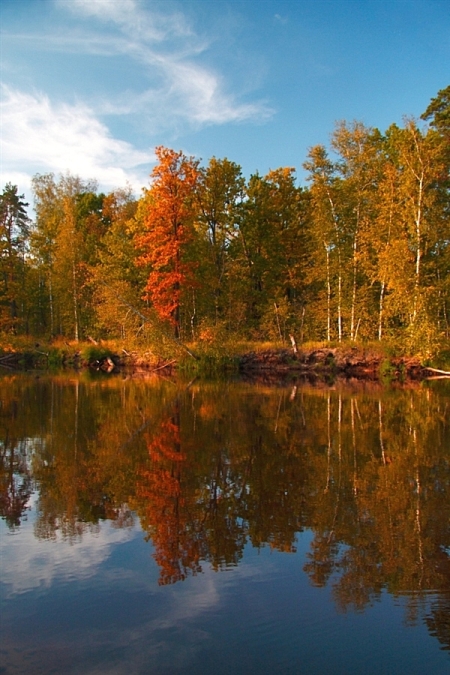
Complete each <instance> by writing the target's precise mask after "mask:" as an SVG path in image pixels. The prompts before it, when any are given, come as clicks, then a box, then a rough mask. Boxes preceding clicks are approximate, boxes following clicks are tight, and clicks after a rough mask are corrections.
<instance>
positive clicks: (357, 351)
mask: <svg viewBox="0 0 450 675" xmlns="http://www.w3.org/2000/svg"><path fill="white" fill-rule="evenodd" d="M240 370H241V372H244V373H252V372H253V373H254V372H256V371H258V372H266V373H268V372H273V373H288V372H293V373H298V374H305V375H310V374H314V375H321V376H327V375H329V376H339V375H340V376H345V377H356V378H364V379H373V380H378V379H379V378H380V377H382V376H383V375H386V376H388V377H389V378H391V379H398V380H400V379H405V378H408V379H420V378H422V377H425V376H426V374H427V371H426V369H425V368H423V366H422V365H421V364H420V361H419V360H418V359H417V358H412V357H401V358H390V359H387V358H386V356H385V355H383V354H380V353H379V352H376V351H374V350H370V349H368V350H364V349H361V348H358V347H353V348H349V349H343V348H328V347H323V348H320V349H309V350H301V349H299V351H298V353H297V354H294V353H293V351H292V350H290V349H285V350H277V351H274V350H267V351H263V352H250V353H248V354H245V355H244V356H242V357H241V359H240Z"/></svg>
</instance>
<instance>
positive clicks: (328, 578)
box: [2, 380, 450, 648]
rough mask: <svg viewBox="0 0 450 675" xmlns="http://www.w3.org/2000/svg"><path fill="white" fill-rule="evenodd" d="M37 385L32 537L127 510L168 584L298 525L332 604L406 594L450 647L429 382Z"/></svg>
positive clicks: (440, 448)
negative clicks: (391, 387)
mask: <svg viewBox="0 0 450 675" xmlns="http://www.w3.org/2000/svg"><path fill="white" fill-rule="evenodd" d="M39 387H40V392H39V396H34V397H31V396H29V397H28V398H29V400H30V401H31V400H34V401H35V407H33V405H30V406H29V407H28V412H27V419H26V424H25V426H26V428H27V429H28V431H27V434H28V435H29V436H31V435H34V436H41V437H42V438H43V439H44V440H45V442H44V441H43V442H42V445H41V447H40V449H39V451H37V452H35V455H34V456H33V461H32V463H31V476H32V478H33V480H34V481H37V482H38V484H39V503H38V512H39V514H38V522H37V525H36V533H37V535H38V536H40V537H51V536H54V535H55V532H56V531H58V530H60V531H62V533H63V534H64V535H65V536H67V537H77V536H80V535H81V534H82V532H83V531H84V530H85V529H86V528H89V529H91V528H93V527H94V528H96V527H98V523H99V521H101V520H103V519H105V518H108V519H110V520H112V521H113V522H114V523H115V525H116V526H118V527H121V526H128V525H130V524H131V523H132V522H133V517H132V514H131V511H134V512H136V513H137V514H138V515H139V518H140V520H141V525H142V527H143V529H144V530H145V532H146V533H147V537H148V538H149V539H150V540H151V541H152V542H153V545H154V547H155V553H154V557H155V559H156V561H157V563H158V565H159V567H160V573H161V576H160V582H161V583H174V582H176V581H178V580H182V579H184V578H185V577H186V576H187V575H188V574H196V573H198V572H199V571H200V570H201V565H202V564H204V563H205V562H206V563H208V564H210V565H211V566H212V567H213V569H215V570H218V569H221V568H223V567H226V566H228V565H236V564H238V562H239V560H240V559H241V558H242V555H243V550H244V547H245V545H246V544H247V543H251V544H252V545H253V546H256V547H261V546H266V545H268V546H271V547H273V548H274V549H277V550H280V551H295V547H296V536H297V533H298V532H299V531H301V530H302V529H304V528H310V529H311V530H312V531H313V533H314V539H313V541H312V544H311V549H310V552H309V554H308V558H307V561H306V564H305V567H304V569H305V572H306V573H307V574H308V575H309V577H310V579H311V582H312V583H313V584H315V585H318V586H324V585H326V584H332V587H333V594H334V598H335V601H336V603H337V606H338V607H340V608H341V610H342V611H346V610H347V609H349V608H352V609H356V610H362V609H364V607H365V606H366V605H368V604H370V603H373V602H374V601H376V600H377V599H378V598H380V596H381V593H382V592H383V591H385V590H387V591H388V592H390V593H392V594H394V595H398V596H400V595H402V596H406V597H410V598H411V600H410V601H409V611H410V615H411V620H412V619H413V617H414V613H416V614H417V615H418V616H422V617H424V619H425V621H426V623H427V625H428V627H429V630H430V632H432V633H433V634H434V635H436V637H437V638H438V639H439V640H440V641H441V642H442V644H443V645H447V647H446V648H448V646H449V639H448V634H449V593H450V571H449V567H450V559H449V554H448V551H449V546H450V529H449V522H450V499H449V497H450V494H449V493H450V465H449V462H448V450H447V448H448V447H449V446H450V442H449V441H450V429H449V422H448V410H447V408H448V404H447V403H446V401H447V399H446V398H445V397H441V396H439V395H438V394H437V392H435V390H434V389H433V390H431V389H427V388H417V389H411V390H408V389H404V390H399V391H388V390H383V389H379V390H377V391H376V392H370V391H369V392H366V393H365V392H364V391H363V392H357V391H356V392H351V391H349V390H346V389H341V390H340V389H337V390H336V391H331V390H326V389H324V390H323V391H319V390H314V389H309V390H306V389H303V388H301V387H297V388H295V389H294V390H292V391H290V390H287V389H281V390H274V389H264V388H261V387H259V388H258V389H256V388H255V387H251V386H248V385H241V386H232V385H213V384H208V385H203V386H200V385H196V384H195V383H194V384H192V385H191V386H190V387H189V388H183V386H181V385H176V384H174V383H172V382H167V383H164V384H161V383H159V382H156V381H151V382H131V383H130V382H123V381H122V380H108V381H106V380H100V381H98V382H94V383H75V382H72V383H69V384H68V383H67V382H55V381H53V382H51V383H50V382H42V383H40V384H39ZM37 402H39V403H37ZM446 406H447V407H446ZM19 417H20V414H19ZM19 421H20V420H19ZM22 422H23V423H25V422H24V420H22ZM18 428H19V427H18ZM4 447H5V446H3V449H4ZM6 456H7V455H6V454H5V451H4V452H3V455H2V458H3V459H4V458H5V457H6ZM8 458H10V456H9V455H8ZM3 459H2V461H3ZM3 465H4V466H6V464H5V462H3ZM3 465H2V466H3ZM19 473H20V472H19ZM3 475H5V476H6V475H7V473H4V474H2V476H3ZM23 475H24V476H25V475H27V474H26V472H24V473H23ZM30 481H31V478H30ZM2 485H3V483H2ZM24 485H25V483H24ZM27 489H28V488H27ZM27 499H28V497H27ZM130 509H131V511H130ZM19 511H20V509H19ZM17 518H20V512H18V515H17V516H16V519H17ZM430 591H432V592H433V593H434V594H435V595H433V596H430V595H428V593H429V592H430ZM411 594H412V595H411ZM431 597H433V599H431ZM420 598H422V599H423V605H421V604H420V602H419V599H420Z"/></svg>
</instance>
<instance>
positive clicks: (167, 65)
mask: <svg viewBox="0 0 450 675" xmlns="http://www.w3.org/2000/svg"><path fill="white" fill-rule="evenodd" d="M0 25H1V71H0V72H1V106H2V112H1V142H2V150H1V159H0V187H1V188H3V186H4V184H5V183H6V182H8V181H11V182H12V183H13V184H17V185H18V187H19V191H20V192H25V194H26V195H27V196H29V195H30V192H29V185H30V178H31V176H33V175H34V174H35V173H47V172H53V173H55V174H59V173H60V172H66V171H70V172H71V173H73V174H76V175H79V176H81V177H82V178H86V179H88V178H95V179H97V181H98V184H99V188H100V189H102V190H105V191H109V190H112V189H114V188H116V187H123V186H124V185H125V184H126V183H127V182H128V183H129V184H130V185H131V186H132V187H133V190H134V191H135V192H136V194H139V191H140V188H141V187H142V186H146V185H148V176H149V173H150V171H151V169H152V165H153V159H154V148H155V146H157V145H165V146H168V147H171V148H173V149H175V150H183V152H185V153H186V154H188V155H194V156H196V157H197V158H199V159H202V160H203V163H205V164H206V163H207V162H208V160H209V159H210V158H211V157H212V156H215V157H218V158H224V157H228V159H230V160H232V161H235V162H237V163H238V164H240V165H241V166H242V170H243V172H244V175H246V176H249V175H250V174H251V173H254V172H255V171H259V173H262V174H265V173H266V172H267V171H268V170H269V169H275V168H278V167H280V166H293V167H295V168H296V169H297V172H298V176H299V182H300V183H304V173H303V170H302V163H303V162H304V161H305V159H306V155H307V152H308V148H309V147H311V146H312V145H316V144H318V143H324V144H328V142H329V137H330V134H331V132H332V131H333V127H334V124H335V122H336V121H337V120H342V119H345V120H348V121H351V120H354V119H356V120H361V121H362V122H364V123H365V124H366V125H368V126H375V127H378V128H379V129H380V130H382V131H384V130H385V129H386V128H387V127H388V126H389V125H390V124H391V123H392V122H397V123H398V124H401V123H402V119H403V116H405V115H407V116H415V117H419V116H420V114H421V113H422V112H423V111H424V110H425V108H426V107H427V105H428V103H429V101H430V99H431V98H432V97H433V96H435V95H436V93H437V92H438V90H439V89H443V88H444V87H446V86H448V85H449V84H450V4H449V2H448V0H296V1H294V0H228V1H227V0H209V1H207V0H182V2H171V1H170V0H164V1H163V2H160V1H159V0H0Z"/></svg>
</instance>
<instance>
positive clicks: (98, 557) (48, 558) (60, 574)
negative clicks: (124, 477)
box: [0, 495, 137, 596]
mask: <svg viewBox="0 0 450 675" xmlns="http://www.w3.org/2000/svg"><path fill="white" fill-rule="evenodd" d="M35 502H36V496H35V495H33V496H32V498H31V500H30V503H29V507H30V508H31V511H30V514H29V516H28V518H27V520H25V521H23V522H22V524H21V525H20V527H19V528H18V529H16V530H14V531H13V532H10V531H8V530H7V528H6V526H5V525H4V523H3V522H2V523H1V525H0V528H1V529H0V533H1V534H0V560H1V561H2V584H4V586H5V587H6V589H7V591H6V592H7V594H8V595H9V596H11V595H13V594H15V593H23V592H26V591H30V590H32V589H38V588H41V589H42V588H49V587H50V586H51V585H52V584H53V583H60V582H61V581H63V580H71V581H75V580H77V579H82V578H87V577H91V576H93V575H94V574H96V572H97V571H98V568H99V567H100V565H101V564H102V562H103V561H104V560H106V559H107V558H108V556H109V555H110V553H111V549H112V548H113V547H114V546H116V545H118V544H120V543H123V542H125V541H129V540H130V539H132V538H133V537H135V536H137V532H136V530H135V529H130V528H126V529H116V528H113V527H111V525H110V524H108V523H104V524H103V525H102V526H100V527H99V528H95V530H96V531H90V530H89V529H87V530H86V531H85V532H83V534H82V536H81V537H80V538H79V539H78V541H76V543H73V542H69V541H64V540H63V539H62V538H61V536H60V535H58V533H56V537H55V539H54V540H39V539H36V537H35V536H34V513H35V512H34V510H33V507H34V504H35Z"/></svg>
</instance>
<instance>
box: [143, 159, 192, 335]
mask: <svg viewBox="0 0 450 675" xmlns="http://www.w3.org/2000/svg"><path fill="white" fill-rule="evenodd" d="M155 152H156V156H157V158H158V164H157V165H156V166H155V168H154V169H153V171H152V174H151V179H152V181H151V187H150V188H149V189H148V190H147V192H146V195H145V196H144V198H143V201H142V204H141V206H142V210H143V217H142V221H143V231H141V232H139V233H137V234H136V235H135V244H136V246H137V247H138V249H139V250H140V255H139V257H138V261H137V262H138V264H139V265H142V266H144V265H148V267H149V270H150V271H149V275H148V278H147V284H146V286H145V295H144V299H145V300H149V301H150V302H151V303H152V304H153V306H154V308H155V310H156V312H157V314H158V316H159V317H160V318H161V319H162V320H163V321H168V322H169V323H170V324H172V326H173V328H174V334H175V337H176V338H178V337H179V336H180V307H181V302H182V296H183V291H184V290H185V289H186V288H187V287H192V286H193V285H194V270H195V263H194V262H193V261H192V260H189V250H190V244H191V243H192V242H193V239H194V234H195V229H194V220H195V215H196V211H195V206H194V199H193V197H194V192H195V189H196V186H197V183H198V179H199V170H198V162H197V161H196V160H194V158H193V157H186V156H185V155H184V154H183V153H182V152H175V151H174V150H170V149H169V148H165V147H163V146H159V147H157V148H156V150H155Z"/></svg>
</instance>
